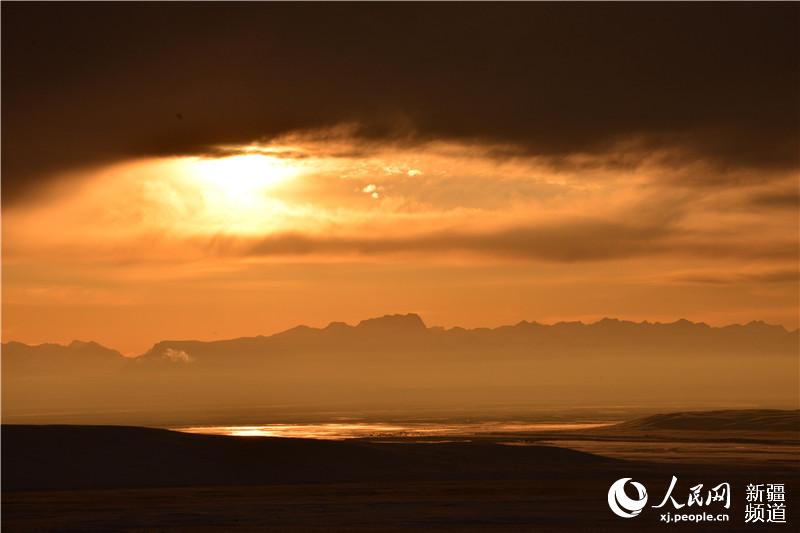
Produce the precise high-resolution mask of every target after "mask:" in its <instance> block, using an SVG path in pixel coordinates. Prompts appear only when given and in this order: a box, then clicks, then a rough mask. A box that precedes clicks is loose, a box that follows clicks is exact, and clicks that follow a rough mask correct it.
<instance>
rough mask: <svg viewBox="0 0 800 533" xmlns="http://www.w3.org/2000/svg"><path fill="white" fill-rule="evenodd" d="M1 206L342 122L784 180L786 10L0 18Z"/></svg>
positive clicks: (27, 12)
mask: <svg viewBox="0 0 800 533" xmlns="http://www.w3.org/2000/svg"><path fill="white" fill-rule="evenodd" d="M2 15H3V16H2V64H3V67H2V68H3V76H2V91H3V114H2V127H3V134H4V135H3V151H2V156H3V168H2V170H3V193H4V194H3V196H4V199H5V200H6V201H16V200H18V199H20V198H22V197H24V195H25V193H26V192H30V191H33V190H36V188H37V184H38V183H40V180H41V179H42V177H43V176H46V175H47V174H50V173H54V172H58V171H63V170H67V169H76V168H80V167H82V166H88V165H94V164H100V163H103V162H106V161H111V160H116V159H120V158H128V157H136V156H147V155H166V154H183V153H204V152H206V151H208V150H209V149H210V147H211V146H214V145H219V144H231V143H241V142H250V141H253V140H255V139H259V138H269V137H272V136H275V135H278V134H282V133H285V132H288V131H294V130H303V129H310V128H321V127H330V126H333V125H336V124H339V123H342V122H349V123H358V124H360V128H359V130H358V131H357V133H358V135H359V136H361V137H363V138H366V139H373V140H374V139H392V140H398V139H399V140H403V141H406V142H414V141H420V140H426V139H432V138H441V137H448V138H452V139H459V140H465V141H486V142H491V143H509V144H513V145H516V146H518V147H521V148H522V149H523V150H525V151H526V152H528V153H536V154H543V155H551V156H555V157H563V156H565V155H569V154H573V153H587V152H602V151H604V150H607V149H609V147H612V146H616V145H617V143H618V141H620V140H625V139H636V140H637V141H638V143H639V146H640V147H643V149H649V148H653V147H664V146H670V145H676V146H677V147H679V148H680V149H681V153H683V154H684V155H683V157H686V158H689V159H691V158H711V159H714V160H716V161H718V162H720V163H721V164H723V165H731V166H736V167H738V166H741V165H750V166H756V167H763V168H767V167H769V168H776V167H778V168H786V167H796V166H797V164H798V151H797V148H798V129H799V127H798V121H799V119H800V115H799V113H800V106H799V105H798V94H800V69H799V68H798V47H797V36H798V34H799V30H800V23H799V22H798V21H799V20H800V16H799V15H800V6H798V5H797V4H795V3H786V4H767V5H764V4H761V5H755V4H741V3H736V4H630V3H624V4H616V5H610V4H600V3H597V4H550V3H528V4H525V3H506V4H490V3H468V4H453V3H442V4H431V3H416V4H411V3H404V4H401V3H396V4H386V3H375V4H364V3H332V4H309V3H301V4H287V3H170V4H165V3H88V2H87V3H9V2H6V3H4V4H3V5H2Z"/></svg>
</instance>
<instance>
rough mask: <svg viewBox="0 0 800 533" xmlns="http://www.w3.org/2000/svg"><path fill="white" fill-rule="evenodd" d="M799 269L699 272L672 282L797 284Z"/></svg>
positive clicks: (682, 275) (799, 274)
mask: <svg viewBox="0 0 800 533" xmlns="http://www.w3.org/2000/svg"><path fill="white" fill-rule="evenodd" d="M798 276H800V271H798V269H797V268H785V269H774V270H765V271H763V272H711V273H709V272H697V273H686V274H679V275H676V276H673V277H672V278H671V280H672V281H677V282H679V283H697V284H701V285H739V284H741V283H797V282H798Z"/></svg>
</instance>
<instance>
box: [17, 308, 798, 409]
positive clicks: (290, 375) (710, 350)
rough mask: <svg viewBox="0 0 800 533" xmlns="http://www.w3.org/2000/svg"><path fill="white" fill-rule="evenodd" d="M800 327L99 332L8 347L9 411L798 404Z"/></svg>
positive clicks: (385, 321)
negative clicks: (197, 336)
mask: <svg viewBox="0 0 800 533" xmlns="http://www.w3.org/2000/svg"><path fill="white" fill-rule="evenodd" d="M799 340H800V335H799V333H798V331H787V330H786V329H785V328H783V327H781V326H773V325H768V324H765V323H763V322H751V323H749V324H746V325H732V326H726V327H711V326H708V325H706V324H703V323H694V322H690V321H687V320H679V321H677V322H672V323H668V324H663V323H650V322H642V323H635V322H629V321H623V320H616V319H608V318H606V319H603V320H600V321H598V322H595V323H591V324H584V323H581V322H561V323H558V324H553V325H544V324H539V323H536V322H525V321H523V322H520V323H518V324H516V325H513V326H502V327H498V328H493V329H489V328H476V329H464V328H459V327H456V328H450V329H444V328H438V327H427V326H426V325H425V323H424V322H423V320H422V319H421V318H420V317H419V316H418V315H415V314H406V315H388V316H384V317H381V318H373V319H369V320H364V321H361V322H360V323H358V324H357V325H355V326H350V325H347V324H345V323H342V322H333V323H331V324H329V325H328V326H327V327H324V328H311V327H307V326H298V327H295V328H292V329H289V330H286V331H283V332H281V333H277V334H274V335H270V336H256V337H244V338H238V339H230V340H220V341H211V342H206V341H197V340H170V341H162V342H158V343H156V344H155V345H154V346H153V347H152V348H151V349H150V350H148V351H147V352H146V353H144V354H142V355H140V356H138V357H135V358H128V357H124V356H122V354H120V353H119V352H117V351H115V350H112V349H109V348H106V347H103V346H101V345H99V344H97V343H93V342H78V341H76V342H73V343H71V344H69V345H67V346H62V345H56V344H42V345H38V346H29V345H25V344H22V343H18V342H9V343H5V344H3V351H2V364H3V373H2V380H3V415H4V417H6V420H8V418H7V417H11V418H12V419H14V417H23V418H21V420H23V419H24V420H25V421H30V420H29V418H25V417H30V416H32V415H31V413H53V412H57V411H64V410H67V411H80V412H87V411H91V410H93V409H97V406H98V405H99V406H103V409H108V410H116V411H125V410H154V411H155V410H160V411H165V410H178V411H181V410H197V409H200V410H202V409H216V410H219V409H222V410H224V409H235V408H240V407H244V406H274V405H301V404H309V405H310V404H314V405H329V406H339V405H342V406H347V409H355V410H359V409H360V410H364V409H370V408H376V407H380V408H390V409H410V410H412V411H413V410H415V409H417V410H418V409H431V408H437V409H443V410H447V409H449V408H453V407H455V406H460V407H470V406H474V407H475V408H480V407H487V406H494V405H500V404H515V405H532V406H534V405H536V406H538V405H597V404H598V403H603V404H620V405H639V404H642V405H644V404H647V405H652V406H653V407H657V406H662V405H663V406H675V405H681V406H692V407H700V408H713V407H730V406H736V405H742V406H746V407H753V406H755V407H796V403H797V391H798V380H799V379H800V378H799V377H798V376H800V368H799V365H798V341H799Z"/></svg>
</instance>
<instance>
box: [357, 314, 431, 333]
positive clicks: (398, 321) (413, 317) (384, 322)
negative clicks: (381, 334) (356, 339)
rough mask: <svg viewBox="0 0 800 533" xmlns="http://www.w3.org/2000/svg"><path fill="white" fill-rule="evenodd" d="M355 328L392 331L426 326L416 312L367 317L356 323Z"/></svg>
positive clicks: (423, 328)
mask: <svg viewBox="0 0 800 533" xmlns="http://www.w3.org/2000/svg"><path fill="white" fill-rule="evenodd" d="M356 327H357V328H360V329H375V330H384V331H385V330H392V331H416V330H427V329H428V327H427V326H426V325H425V322H423V320H422V318H421V317H420V316H419V315H418V314H416V313H408V314H405V315H384V316H382V317H379V318H369V319H367V320H362V321H361V322H359V323H358V326H356Z"/></svg>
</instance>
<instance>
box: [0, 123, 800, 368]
mask: <svg viewBox="0 0 800 533" xmlns="http://www.w3.org/2000/svg"><path fill="white" fill-rule="evenodd" d="M323 133H324V134H323ZM680 156H681V154H676V153H667V152H663V153H661V152H645V151H644V150H643V149H639V148H637V145H636V143H627V144H625V145H619V146H617V147H615V148H614V149H611V150H609V151H608V152H607V153H606V154H604V155H592V156H589V155H586V156H577V155H574V156H570V157H565V158H561V159H558V160H555V159H553V158H548V159H543V158H537V157H532V156H526V155H523V154H516V153H515V152H514V150H513V147H510V146H502V145H484V144H475V143H471V144H463V143H456V142H444V141H442V142H428V143H417V144H414V145H403V144H398V143H383V144H381V143H376V142H371V143H365V142H363V141H358V140H356V139H355V138H353V137H351V136H350V135H349V133H348V129H347V128H339V129H335V130H332V131H327V132H322V133H311V134H306V135H303V136H299V135H295V136H288V137H282V138H278V139H276V140H275V141H274V142H272V143H269V144H257V143H254V144H252V145H246V146H220V147H218V148H217V149H216V150H215V151H214V152H213V153H209V155H208V156H207V157H171V158H148V159H137V160H126V161H119V162H117V163H115V164H111V165H107V166H103V167H97V168H94V169H92V170H84V171H81V172H80V173H78V174H77V175H72V176H63V177H62V178H63V179H56V180H53V182H52V185H51V186H50V188H49V189H48V190H46V191H42V192H41V193H40V194H39V195H38V196H36V197H35V198H33V199H32V200H30V201H28V202H22V203H15V204H12V205H11V206H9V207H7V208H5V209H4V212H3V340H4V341H9V340H20V341H23V342H29V343H40V342H68V341H71V340H73V339H82V340H96V341H98V342H101V343H103V344H106V345H108V346H111V347H114V348H117V349H120V350H122V351H123V352H125V353H127V354H137V353H141V352H143V351H144V350H146V349H147V348H148V347H149V346H150V345H151V344H153V343H154V342H156V341H158V340H162V339H178V338H181V339H185V338H196V339H215V338H229V337H236V336H247V335H258V334H268V333H272V332H275V331H278V330H281V329H284V328H288V327H291V326H294V325H297V324H308V325H324V324H327V323H328V322H330V321H333V320H344V321H349V322H354V321H357V320H360V319H363V318H367V317H371V316H375V315H381V314H385V313H396V312H417V313H419V314H421V315H422V316H423V318H424V319H425V320H426V321H427V322H428V324H429V325H442V326H454V325H462V326H495V325H500V324H507V323H515V322H518V321H520V320H523V319H525V320H537V321H540V322H552V321H558V320H592V319H596V318H600V317H603V316H612V317H620V318H627V319H633V320H645V319H647V320H661V321H672V320H675V319H677V318H682V317H683V318H688V319H692V320H696V321H705V322H708V323H711V324H724V323H731V322H747V321H750V320H754V319H759V320H766V321H768V322H771V323H779V324H783V325H785V326H786V327H787V328H797V327H798V272H797V268H798V267H797V265H798V239H799V237H798V231H799V230H798V227H799V225H798V212H797V209H796V207H794V206H793V205H791V204H789V205H788V206H787V205H786V203H785V202H780V201H774V199H775V198H778V199H780V198H783V197H791V196H792V195H793V194H794V195H796V192H797V186H798V182H797V179H798V178H797V175H796V174H793V173H791V172H788V171H779V170H775V171H764V170H752V169H751V170H736V169H731V168H720V167H719V166H716V165H714V164H713V163H711V162H707V161H704V160H702V159H688V158H681V157H680ZM755 173H758V176H755V175H754V174H755ZM718 177H724V179H720V180H719V183H721V185H720V184H715V183H716V178H718ZM730 183H745V184H746V185H745V186H735V187H732V186H727V185H725V184H730Z"/></svg>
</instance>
